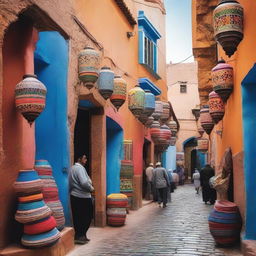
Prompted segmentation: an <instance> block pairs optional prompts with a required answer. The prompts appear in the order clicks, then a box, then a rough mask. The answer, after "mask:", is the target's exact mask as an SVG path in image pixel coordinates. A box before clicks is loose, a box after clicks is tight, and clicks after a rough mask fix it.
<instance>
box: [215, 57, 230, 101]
mask: <svg viewBox="0 0 256 256" xmlns="http://www.w3.org/2000/svg"><path fill="white" fill-rule="evenodd" d="M233 83H234V81H233V67H232V66H231V65H229V64H227V63H226V62H225V61H224V60H220V61H219V62H218V64H217V65H216V66H215V67H214V68H213V69H212V85H213V90H214V91H215V92H216V93H218V94H219V95H220V97H221V98H222V100H223V101H224V102H226V101H227V99H228V98H229V96H230V94H231V93H232V91H233Z"/></svg>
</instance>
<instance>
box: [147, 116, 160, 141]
mask: <svg viewBox="0 0 256 256" xmlns="http://www.w3.org/2000/svg"><path fill="white" fill-rule="evenodd" d="M160 133H161V130H160V123H159V122H158V121H156V120H155V121H154V122H153V123H152V125H151V126H150V135H151V139H152V141H153V142H154V143H155V144H157V143H158V139H159V136H160Z"/></svg>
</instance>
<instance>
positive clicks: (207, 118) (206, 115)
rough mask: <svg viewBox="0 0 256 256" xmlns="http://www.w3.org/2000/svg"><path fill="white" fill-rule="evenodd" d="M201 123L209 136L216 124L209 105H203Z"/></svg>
mask: <svg viewBox="0 0 256 256" xmlns="http://www.w3.org/2000/svg"><path fill="white" fill-rule="evenodd" d="M200 122H201V125H202V127H203V129H204V130H205V132H206V133H207V134H208V135H209V134H210V133H211V131H212V129H213V127H214V123H213V120H212V117H211V115H210V112H209V106H208V105H203V107H202V109H201V110H200Z"/></svg>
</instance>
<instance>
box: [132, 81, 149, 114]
mask: <svg viewBox="0 0 256 256" xmlns="http://www.w3.org/2000/svg"><path fill="white" fill-rule="evenodd" d="M144 105H145V91H144V90H142V89H141V88H140V87H139V86H138V85H136V86H135V87H134V88H132V89H131V90H130V91H129V92H128V107H129V110H130V111H131V112H132V113H133V115H134V116H135V117H139V116H140V115H141V114H142V112H143V110H144Z"/></svg>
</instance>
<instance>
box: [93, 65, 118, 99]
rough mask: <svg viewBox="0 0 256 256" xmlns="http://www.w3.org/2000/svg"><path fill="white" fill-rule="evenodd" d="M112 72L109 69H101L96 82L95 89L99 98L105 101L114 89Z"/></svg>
mask: <svg viewBox="0 0 256 256" xmlns="http://www.w3.org/2000/svg"><path fill="white" fill-rule="evenodd" d="M114 76H115V75H114V72H113V71H112V70H111V69H110V68H109V67H102V68H101V70H100V73H99V79H98V81H97V84H98V85H97V87H98V89H99V93H100V94H101V96H102V97H103V98H104V99H105V100H107V99H108V98H109V97H110V96H111V95H112V93H113V89H114Z"/></svg>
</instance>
